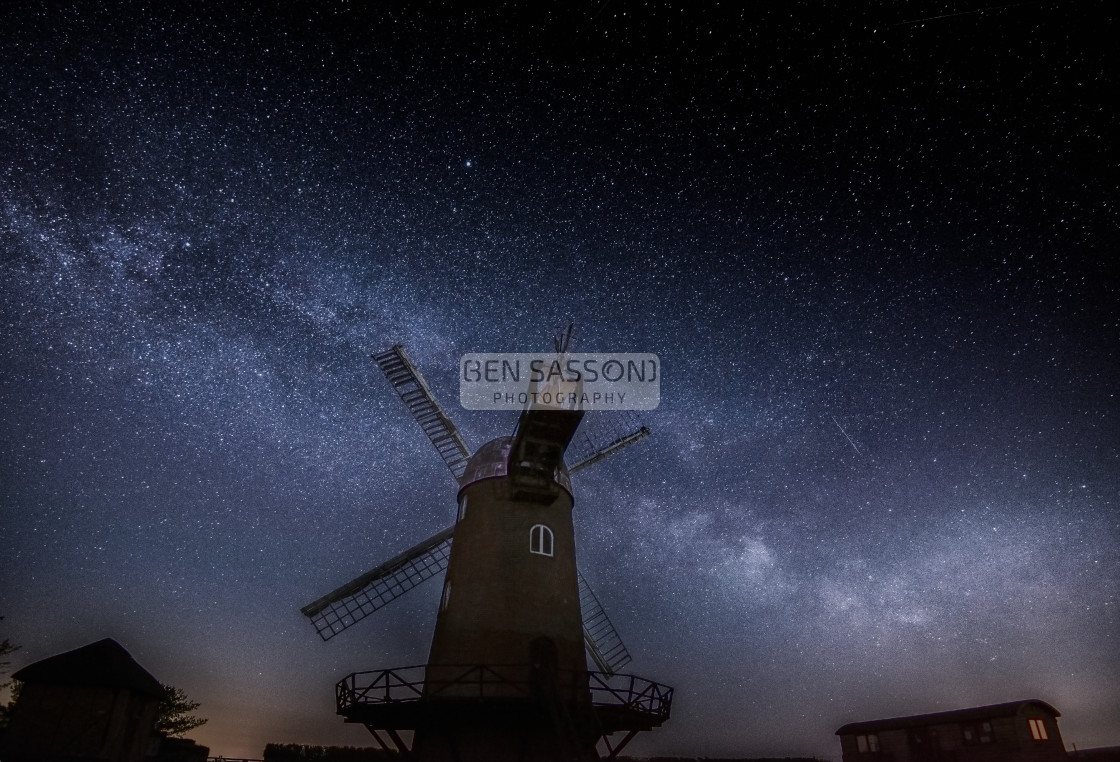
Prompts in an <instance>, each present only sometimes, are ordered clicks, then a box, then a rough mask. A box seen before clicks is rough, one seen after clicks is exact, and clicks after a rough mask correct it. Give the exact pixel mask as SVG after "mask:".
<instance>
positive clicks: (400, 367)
mask: <svg viewBox="0 0 1120 762" xmlns="http://www.w3.org/2000/svg"><path fill="white" fill-rule="evenodd" d="M372 357H373V360H374V362H376V363H377V367H379V368H380V369H381V372H382V373H384V374H385V378H387V379H389V383H390V384H392V385H393V389H394V390H395V391H396V392H397V395H398V396H399V397H400V398H401V401H402V402H404V404H405V405H407V406H408V412H410V413H412V417H413V418H415V419H416V422H417V423H419V424H420V428H422V429H423V430H424V433H425V434H427V435H428V439H430V440H431V442H432V444H433V445H435V448H436V451H437V452H438V453H439V456H440V457H441V458H443V462H444V463H446V464H447V467H448V468H449V469H450V470H451V474H452V475H453V476H454V477H455V479H456V480H458V479H459V477H461V476H462V475H463V471H464V470H466V468H467V460H468V459H469V458H470V456H471V451H470V449H469V448H468V447H467V444H466V442H464V441H463V437H462V436H461V435H460V434H459V430H458V429H456V428H455V424H454V423H452V422H451V419H450V418H449V417H448V416H447V413H445V412H444V411H443V408H442V407H440V405H439V403H438V402H436V398H435V395H434V394H432V390H431V389H429V388H428V384H427V383H425V382H424V377H423V376H421V375H420V371H419V370H417V369H416V366H415V365H413V364H412V361H411V360H409V359H408V355H406V354H405V352H404V347H402V346H401V345H400V344H397V345H396V346H394V347H393V348H392V349H390V350H388V351H385V352H381V353H379V354H376V355H372Z"/></svg>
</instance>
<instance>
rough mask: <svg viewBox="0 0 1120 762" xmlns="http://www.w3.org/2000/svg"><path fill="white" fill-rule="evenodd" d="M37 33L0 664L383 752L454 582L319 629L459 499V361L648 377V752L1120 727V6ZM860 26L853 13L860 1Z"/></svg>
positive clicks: (245, 749)
mask: <svg viewBox="0 0 1120 762" xmlns="http://www.w3.org/2000/svg"><path fill="white" fill-rule="evenodd" d="M100 5H101V4H98V3H92V2H91V3H82V4H77V5H74V4H62V3H35V2H10V3H5V4H4V5H3V9H2V10H0V297H2V298H0V339H2V342H0V511H2V513H0V615H3V616H4V617H5V619H4V621H3V622H2V623H0V638H2V637H8V638H10V639H11V640H12V641H13V642H16V643H19V644H21V645H22V646H23V649H22V650H21V651H19V652H17V653H16V654H15V655H14V656H13V657H12V658H13V666H14V667H15V668H18V667H21V666H24V665H26V664H28V663H30V662H32V661H35V660H37V659H40V658H43V657H46V656H49V655H51V654H54V653H58V652H60V651H64V650H68V649H71V648H76V647H78V646H81V645H84V644H86V643H88V642H91V641H93V640H97V639H100V638H103V637H113V638H116V639H117V640H118V641H119V642H120V643H121V644H122V645H124V646H125V647H126V648H127V649H129V651H130V652H131V653H132V654H133V656H134V657H135V658H136V659H137V660H138V661H139V662H140V663H141V664H142V665H143V666H144V667H146V668H147V669H148V670H149V671H151V672H152V673H153V674H154V675H155V676H156V677H157V678H158V679H159V680H161V681H162V682H165V683H170V684H173V685H176V686H178V687H181V688H183V689H185V690H186V692H187V693H188V694H189V695H190V696H191V697H192V698H194V699H195V700H197V701H200V702H201V704H202V706H201V708H200V710H199V713H200V714H202V715H203V716H206V717H209V718H210V721H209V723H208V724H207V725H205V726H204V727H203V728H201V729H199V730H198V731H196V732H194V733H193V734H192V736H193V737H194V738H196V739H197V740H198V741H200V742H201V743H204V744H206V745H209V746H210V747H211V753H212V754H224V755H226V756H248V757H259V756H260V755H261V752H262V750H263V748H264V745H265V743H268V742H297V743H314V744H347V745H369V743H370V740H371V739H370V737H369V735H368V733H367V731H365V730H364V729H363V728H362V727H361V726H353V725H344V723H343V722H342V721H341V719H340V718H338V717H337V716H335V715H334V704H333V700H334V699H333V685H334V683H335V681H337V680H338V679H340V678H342V677H343V676H345V675H346V674H348V673H350V672H353V671H358V670H369V669H381V668H386V667H394V666H405V665H411V664H419V663H423V661H424V660H425V658H426V656H427V648H428V644H429V639H430V637H431V633H432V631H433V626H434V620H435V611H436V607H437V604H438V597H439V593H440V586H439V584H438V583H435V582H429V583H427V584H426V585H423V586H421V587H420V588H417V589H416V590H414V591H412V592H411V593H410V594H409V595H408V596H406V597H405V598H402V599H400V600H398V601H396V602H394V603H393V604H391V605H390V606H389V607H387V608H385V609H384V610H382V611H380V612H377V613H376V614H375V615H374V616H372V617H370V618H368V619H366V620H365V621H363V622H361V623H360V624H359V625H356V626H355V627H353V628H352V629H350V630H348V631H347V632H345V633H343V634H342V635H340V636H339V637H337V638H335V639H333V640H331V641H330V642H327V643H324V642H322V641H320V639H319V637H318V636H317V635H316V633H315V632H314V630H313V628H312V627H311V625H310V624H309V623H308V622H307V620H306V619H304V618H303V617H302V616H301V615H300V613H299V608H300V606H302V605H304V604H306V603H309V602H310V601H312V600H314V599H315V598H318V597H319V596H321V595H323V594H325V593H327V592H329V591H330V590H332V589H334V588H335V587H337V586H338V585H339V584H341V583H343V582H345V581H347V580H349V579H351V578H352V577H355V576H357V575H358V574H360V573H361V572H364V571H366V570H367V569H369V568H371V567H373V566H375V565H376V564H378V563H380V562H381V561H384V560H386V559H388V558H389V557H391V556H393V555H395V554H396V553H398V552H400V551H402V550H404V549H405V548H407V547H409V546H411V545H413V544H415V543H416V542H418V541H420V540H422V539H424V538H426V537H428V536H430V535H432V534H434V533H435V532H437V531H438V530H440V529H442V528H444V527H445V526H447V525H448V524H449V523H450V522H451V521H452V519H453V516H454V509H455V504H454V494H455V486H454V483H453V481H452V479H451V478H450V476H449V475H448V473H447V470H446V468H445V467H444V465H443V464H442V462H441V461H440V460H439V458H438V457H437V456H436V454H435V452H434V450H433V449H432V448H431V446H430V444H429V443H428V441H427V440H426V439H425V437H424V435H423V433H422V432H421V431H420V429H419V427H418V426H417V425H416V424H415V423H414V422H413V421H412V420H411V418H409V416H408V414H407V411H405V409H404V408H403V406H402V405H401V403H400V401H399V400H398V399H397V398H396V396H395V394H394V393H393V390H392V388H391V387H390V386H389V384H388V383H387V382H386V381H385V380H384V378H382V377H381V375H380V374H379V373H378V371H377V369H376V366H375V365H374V364H373V363H372V362H371V361H370V359H369V354H370V353H371V352H375V351H380V350H383V349H386V348H388V347H390V346H392V345H393V344H395V343H402V344H404V345H405V346H406V348H407V349H408V351H409V353H410V355H411V356H412V358H413V359H414V360H415V361H416V362H417V364H418V365H419V366H420V368H421V370H422V371H423V372H424V373H425V375H426V376H427V378H428V381H429V383H430V384H431V386H432V387H433V389H434V391H435V393H436V394H437V395H438V396H439V398H440V399H441V401H442V402H443V403H444V405H445V406H446V407H447V409H448V410H449V411H450V413H451V415H452V417H453V418H454V419H455V421H456V422H457V423H458V425H459V427H460V429H461V430H462V432H463V433H464V435H465V437H466V438H467V440H468V443H469V444H470V445H471V446H472V447H473V448H477V447H478V446H480V445H481V444H483V443H484V442H486V441H487V440H489V439H491V438H493V437H496V436H502V435H508V434H509V433H511V430H512V427H513V422H514V420H515V414H513V413H510V412H488V411H467V410H463V409H461V408H460V407H459V405H458V383H457V378H456V369H457V363H458V359H459V357H460V356H461V355H462V354H464V353H466V352H531V351H540V350H545V349H548V348H549V347H550V346H551V337H552V336H553V334H554V333H556V332H557V331H558V330H559V329H560V328H562V327H563V326H565V325H567V323H568V322H569V321H572V322H574V323H575V324H576V327H577V346H576V348H577V349H578V350H579V351H584V352H654V353H656V354H657V355H658V356H659V357H660V358H661V361H662V363H663V371H664V379H663V383H662V388H661V404H660V407H658V409H657V410H655V411H652V412H649V413H642V414H641V420H642V422H644V423H645V424H646V425H648V426H649V427H650V428H651V429H652V431H653V436H652V437H650V438H649V439H647V440H645V441H643V442H641V443H640V444H637V445H635V446H633V447H631V448H629V449H627V450H625V451H623V452H622V453H621V454H619V455H617V456H615V457H614V458H612V459H610V460H608V461H605V462H603V463H601V464H599V465H598V466H596V467H595V468H593V469H589V470H588V471H585V472H582V473H580V474H578V475H577V476H576V477H574V486H575V493H576V494H575V497H576V508H575V513H574V517H575V524H576V532H577V543H578V557H579V563H580V566H581V568H582V570H583V571H584V574H585V575H586V576H587V577H588V579H589V580H590V581H591V583H592V584H593V586H594V588H595V590H596V592H597V593H598V595H599V597H600V598H601V599H602V601H603V603H604V605H605V606H606V608H607V610H608V612H609V613H610V615H611V617H612V619H613V620H614V623H615V625H616V627H617V629H618V630H619V632H620V633H621V635H622V637H623V639H624V640H625V641H626V643H627V645H628V646H629V648H630V651H631V653H632V655H633V657H634V660H633V662H632V663H631V664H630V665H629V667H628V668H627V671H632V672H633V673H635V674H638V675H641V676H644V677H647V678H650V679H653V680H657V681H659V682H663V683H668V684H670V685H673V686H674V687H675V688H676V691H677V693H676V700H675V704H674V713H673V717H672V719H671V720H670V721H669V722H668V723H667V724H666V725H665V726H664V727H663V728H661V729H660V730H657V731H654V732H652V733H647V734H644V735H643V736H642V737H640V738H639V739H638V740H635V741H634V743H633V744H632V745H631V746H630V748H629V750H628V752H630V753H635V754H642V753H644V754H654V753H657V754H679V755H692V756H721V755H723V756H729V755H738V756H747V755H759V756H761V755H766V754H775V755H787V754H789V755H795V754H813V755H817V756H819V757H822V758H825V759H828V758H831V759H834V760H835V759H839V757H840V747H839V742H838V740H837V738H836V737H835V736H834V735H833V732H834V731H835V730H836V728H838V727H839V726H840V725H842V724H844V723H846V722H850V721H855V720H867V719H874V718H878V717H884V716H897V715H906V714H916V713H924V712H933V711H940V710H948V709H954V708H961V707H966V706H974V705H979V704H987V703H998V702H1004V701H1012V700H1018V699H1026V698H1039V699H1042V700H1044V701H1047V702H1050V703H1051V704H1053V705H1054V706H1055V707H1056V708H1057V709H1058V710H1059V711H1060V712H1061V713H1062V717H1061V720H1060V727H1061V730H1062V735H1063V737H1064V739H1065V741H1066V744H1067V747H1069V746H1072V744H1074V743H1076V744H1077V746H1078V747H1079V748H1087V747H1092V746H1102V745H1112V744H1120V720H1118V719H1117V718H1120V642H1118V641H1120V614H1118V611H1117V608H1118V606H1120V552H1118V550H1120V518H1118V512H1117V508H1118V504H1120V401H1118V399H1117V392H1116V390H1117V386H1118V375H1120V374H1118V372H1117V369H1118V368H1120V310H1118V309H1117V305H1118V301H1117V281H1116V278H1115V275H1114V273H1115V270H1113V267H1115V263H1114V262H1111V260H1114V259H1115V258H1116V256H1117V253H1118V250H1120V247H1118V243H1120V241H1118V238H1120V236H1118V235H1117V231H1118V229H1120V228H1118V225H1117V222H1118V220H1117V199H1118V192H1117V176H1118V175H1117V172H1116V170H1117V152H1116V135H1117V134H1118V132H1117V129H1118V126H1120V125H1118V122H1120V120H1118V119H1117V112H1116V110H1115V106H1114V102H1113V98H1114V97H1115V95H1116V92H1117V77H1116V68H1115V60H1114V59H1113V58H1112V55H1113V53H1112V52H1110V51H1111V48H1112V46H1114V45H1115V40H1116V39H1117V37H1118V36H1120V35H1118V31H1120V30H1117V24H1116V23H1115V12H1114V10H1115V9H1114V8H1112V6H1111V4H1109V3H1105V2H1093V1H1091V0H1084V1H1081V0H1068V1H1067V2H1020V3H1011V4H1001V3H994V4H992V5H985V4H982V3H973V2H960V1H957V0H945V2H936V3H933V2H930V3H903V2H874V3H870V2H869V3H828V4H823V3H822V4H815V3H813V4H809V3H806V4H799V3H757V4H756V3H751V4H745V7H744V8H740V7H739V5H740V4H738V3H728V2H725V3H721V4H713V3H708V4H703V3H697V4H693V3H687V4H683V3H682V4H673V3H638V2H633V1H631V0H607V2H579V1H578V0H577V1H576V2H569V3H536V2H533V3H523V4H518V5H512V4H488V5H486V6H485V7H484V8H481V9H475V8H471V7H470V6H468V5H466V4H451V5H445V4H442V3H427V2H419V3H403V2H369V3H359V2H356V1H355V2H342V1H341V0H323V1H322V2H306V3H303V4H295V3H286V4H281V5H283V9H279V8H277V7H275V5H274V4H260V5H259V6H246V5H241V6H240V7H238V8H234V7H233V6H234V5H236V4H233V3H193V4H190V5H178V6H177V7H176V8H173V9H167V8H165V7H163V6H164V5H165V4H163V3H154V4H148V5H146V6H141V5H139V4H136V5H130V6H129V7H127V8H125V7H124V6H119V7H117V8H115V9H110V10H106V9H104V8H102V7H100ZM818 6H823V8H822V7H818Z"/></svg>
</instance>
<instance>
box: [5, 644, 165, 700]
mask: <svg viewBox="0 0 1120 762" xmlns="http://www.w3.org/2000/svg"><path fill="white" fill-rule="evenodd" d="M12 677H14V678H16V679H17V680H22V681H23V682H25V683H49V684H54V685H94V686H98V687H101V688H128V689H129V690H133V691H136V692H137V693H143V694H147V695H149V696H156V697H159V696H161V695H163V688H162V686H160V684H159V681H158V680H156V679H155V678H154V677H152V675H151V674H150V673H149V672H148V671H147V670H146V669H144V668H143V667H141V666H140V665H139V664H137V663H136V660H135V659H133V658H132V655H131V654H129V652H128V651H126V650H125V649H124V647H123V646H122V645H121V644H120V643H118V642H117V641H115V640H113V639H112V638H105V639H104V640H99V641H97V642H96V643H90V644H89V645H88V646H82V647H81V648H77V649H75V650H73V651H67V652H66V653H61V654H58V655H57V656H50V657H48V658H46V659H43V660H42V661H37V662H35V663H34V664H29V665H28V666H26V667H24V668H23V669H21V670H19V671H18V672H15V673H14V674H13V675H12Z"/></svg>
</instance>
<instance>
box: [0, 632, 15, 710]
mask: <svg viewBox="0 0 1120 762" xmlns="http://www.w3.org/2000/svg"><path fill="white" fill-rule="evenodd" d="M3 619H4V617H2V616H0V621H3ZM18 650H19V646H17V645H13V644H12V641H10V640H8V639H7V638H4V639H3V640H0V691H2V690H4V689H5V688H7V687H8V686H9V685H11V684H12V681H11V680H6V679H5V678H6V677H7V676H8V670H9V669H11V667H12V663H11V662H10V661H8V660H7V659H6V658H4V657H6V656H8V655H9V654H11V653H13V652H15V651H18ZM11 703H12V704H14V703H15V690H14V689H13V691H12V702H11ZM11 709H12V707H11V704H0V727H3V726H5V725H7V724H8V714H9V713H10V712H11Z"/></svg>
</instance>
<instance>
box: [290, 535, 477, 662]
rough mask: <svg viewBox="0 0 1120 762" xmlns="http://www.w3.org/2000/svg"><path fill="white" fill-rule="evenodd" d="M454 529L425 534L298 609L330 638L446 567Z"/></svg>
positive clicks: (320, 632) (321, 633)
mask: <svg viewBox="0 0 1120 762" xmlns="http://www.w3.org/2000/svg"><path fill="white" fill-rule="evenodd" d="M454 529H455V528H454V527H448V528H447V529H445V530H443V531H442V532H440V533H439V534H437V535H436V536H434V537H429V538H428V539H427V540H424V542H422V543H420V544H419V545H416V546H414V547H412V548H409V549H408V550H406V551H405V552H404V553H401V554H400V555H399V556H397V557H395V558H392V559H390V560H388V561H386V562H385V563H383V564H381V565H380V566H378V567H377V568H376V569H372V570H370V571H368V572H366V573H365V574H363V575H362V576H360V577H358V578H357V579H355V580H352V581H350V582H347V583H346V584H345V585H343V586H342V587H340V588H338V589H337V590H335V591H334V592H332V593H328V594H327V595H324V596H323V597H322V598H320V599H319V600H317V601H315V602H314V603H310V604H308V605H306V606H304V607H303V608H302V609H300V612H301V613H302V614H303V615H304V616H306V617H308V618H309V619H310V620H311V623H312V624H313V625H314V626H315V630H316V631H317V632H318V633H319V637H321V638H322V639H323V640H330V639H331V638H333V637H334V636H335V635H337V634H338V633H340V632H342V631H343V630H345V629H346V628H347V627H349V626H350V625H352V624H354V623H355V622H358V621H360V620H362V619H365V618H366V617H367V616H369V615H370V614H372V613H373V612H374V611H377V610H378V609H379V608H381V607H382V606H384V605H385V604H386V603H388V602H389V601H391V600H393V599H394V598H397V597H398V596H401V595H403V594H404V593H407V592H408V591H409V590H411V589H412V588H414V587H416V586H417V585H419V584H420V583H421V582H423V581H425V580H427V579H431V578H432V577H434V576H435V575H437V574H439V573H440V572H441V571H443V570H444V569H446V568H447V560H448V558H449V557H450V555H451V535H452V532H453V531H454Z"/></svg>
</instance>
